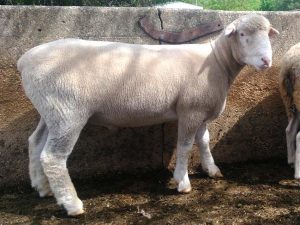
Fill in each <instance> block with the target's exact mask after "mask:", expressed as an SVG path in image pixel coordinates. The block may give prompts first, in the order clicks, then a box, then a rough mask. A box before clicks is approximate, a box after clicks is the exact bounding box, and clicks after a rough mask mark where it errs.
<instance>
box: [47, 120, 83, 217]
mask: <svg viewBox="0 0 300 225" xmlns="http://www.w3.org/2000/svg"><path fill="white" fill-rule="evenodd" d="M77 121H78V120H77ZM82 128H83V126H80V127H78V126H76V127H75V128H74V127H68V128H66V129H63V128H57V127H56V128H52V129H50V127H49V126H48V129H49V135H48V139H47V142H46V145H45V147H44V149H43V151H42V154H41V161H42V165H43V168H44V172H45V174H46V175H47V177H48V179H49V183H50V187H51V189H52V191H53V193H54V196H55V198H56V200H57V203H58V204H59V205H63V206H64V208H65V209H66V210H67V213H68V215H70V216H77V215H80V214H82V213H84V210H83V204H82V201H81V200H80V199H79V198H78V196H77V193H76V190H75V187H74V185H73V183H72V181H71V178H70V176H69V172H68V169H67V165H66V164H67V159H68V156H69V155H70V153H71V152H72V149H73V147H74V145H75V143H76V141H77V139H78V137H79V134H80V131H81V129H82Z"/></svg>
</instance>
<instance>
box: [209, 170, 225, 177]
mask: <svg viewBox="0 0 300 225" xmlns="http://www.w3.org/2000/svg"><path fill="white" fill-rule="evenodd" d="M222 177H224V176H223V174H222V173H221V171H218V172H216V173H215V175H214V176H212V178H222Z"/></svg>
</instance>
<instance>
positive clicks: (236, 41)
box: [224, 14, 279, 70]
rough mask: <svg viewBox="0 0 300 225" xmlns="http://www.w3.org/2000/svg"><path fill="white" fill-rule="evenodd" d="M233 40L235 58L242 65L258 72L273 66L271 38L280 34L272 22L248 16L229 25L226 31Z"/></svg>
mask: <svg viewBox="0 0 300 225" xmlns="http://www.w3.org/2000/svg"><path fill="white" fill-rule="evenodd" d="M224 34H225V36H227V37H228V38H231V49H232V54H233V57H234V58H235V59H236V60H237V61H238V62H239V63H241V64H248V65H251V66H253V67H255V68H256V69H257V70H262V69H266V68H269V67H270V66H271V65H272V48H271V43H270V37H273V36H275V35H276V34H279V32H278V31H277V30H276V29H274V28H273V27H272V26H271V24H270V22H269V21H268V20H267V19H266V18H265V17H263V16H260V15H255V14H253V15H246V16H242V17H240V18H239V19H237V20H235V21H234V22H232V23H231V24H229V25H228V26H227V27H226V28H225V31H224Z"/></svg>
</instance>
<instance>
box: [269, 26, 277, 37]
mask: <svg viewBox="0 0 300 225" xmlns="http://www.w3.org/2000/svg"><path fill="white" fill-rule="evenodd" d="M277 34H279V31H278V30H276V29H275V28H273V27H271V28H270V30H269V37H274V36H276V35H277Z"/></svg>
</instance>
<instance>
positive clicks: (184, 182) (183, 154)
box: [174, 119, 197, 193]
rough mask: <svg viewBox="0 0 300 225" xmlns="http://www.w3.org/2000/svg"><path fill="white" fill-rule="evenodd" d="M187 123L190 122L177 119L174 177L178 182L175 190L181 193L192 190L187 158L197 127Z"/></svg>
mask: <svg viewBox="0 0 300 225" xmlns="http://www.w3.org/2000/svg"><path fill="white" fill-rule="evenodd" d="M189 124H191V123H189V121H182V120H180V119H179V122H178V140H177V151H176V166H175V171H174V179H175V181H176V182H177V183H178V187H177V190H178V191H179V192H183V193H188V192H190V191H191V190H192V188H191V183H190V180H189V176H188V158H189V153H190V151H191V150H192V147H193V143H194V140H195V134H196V130H197V127H195V125H189Z"/></svg>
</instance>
